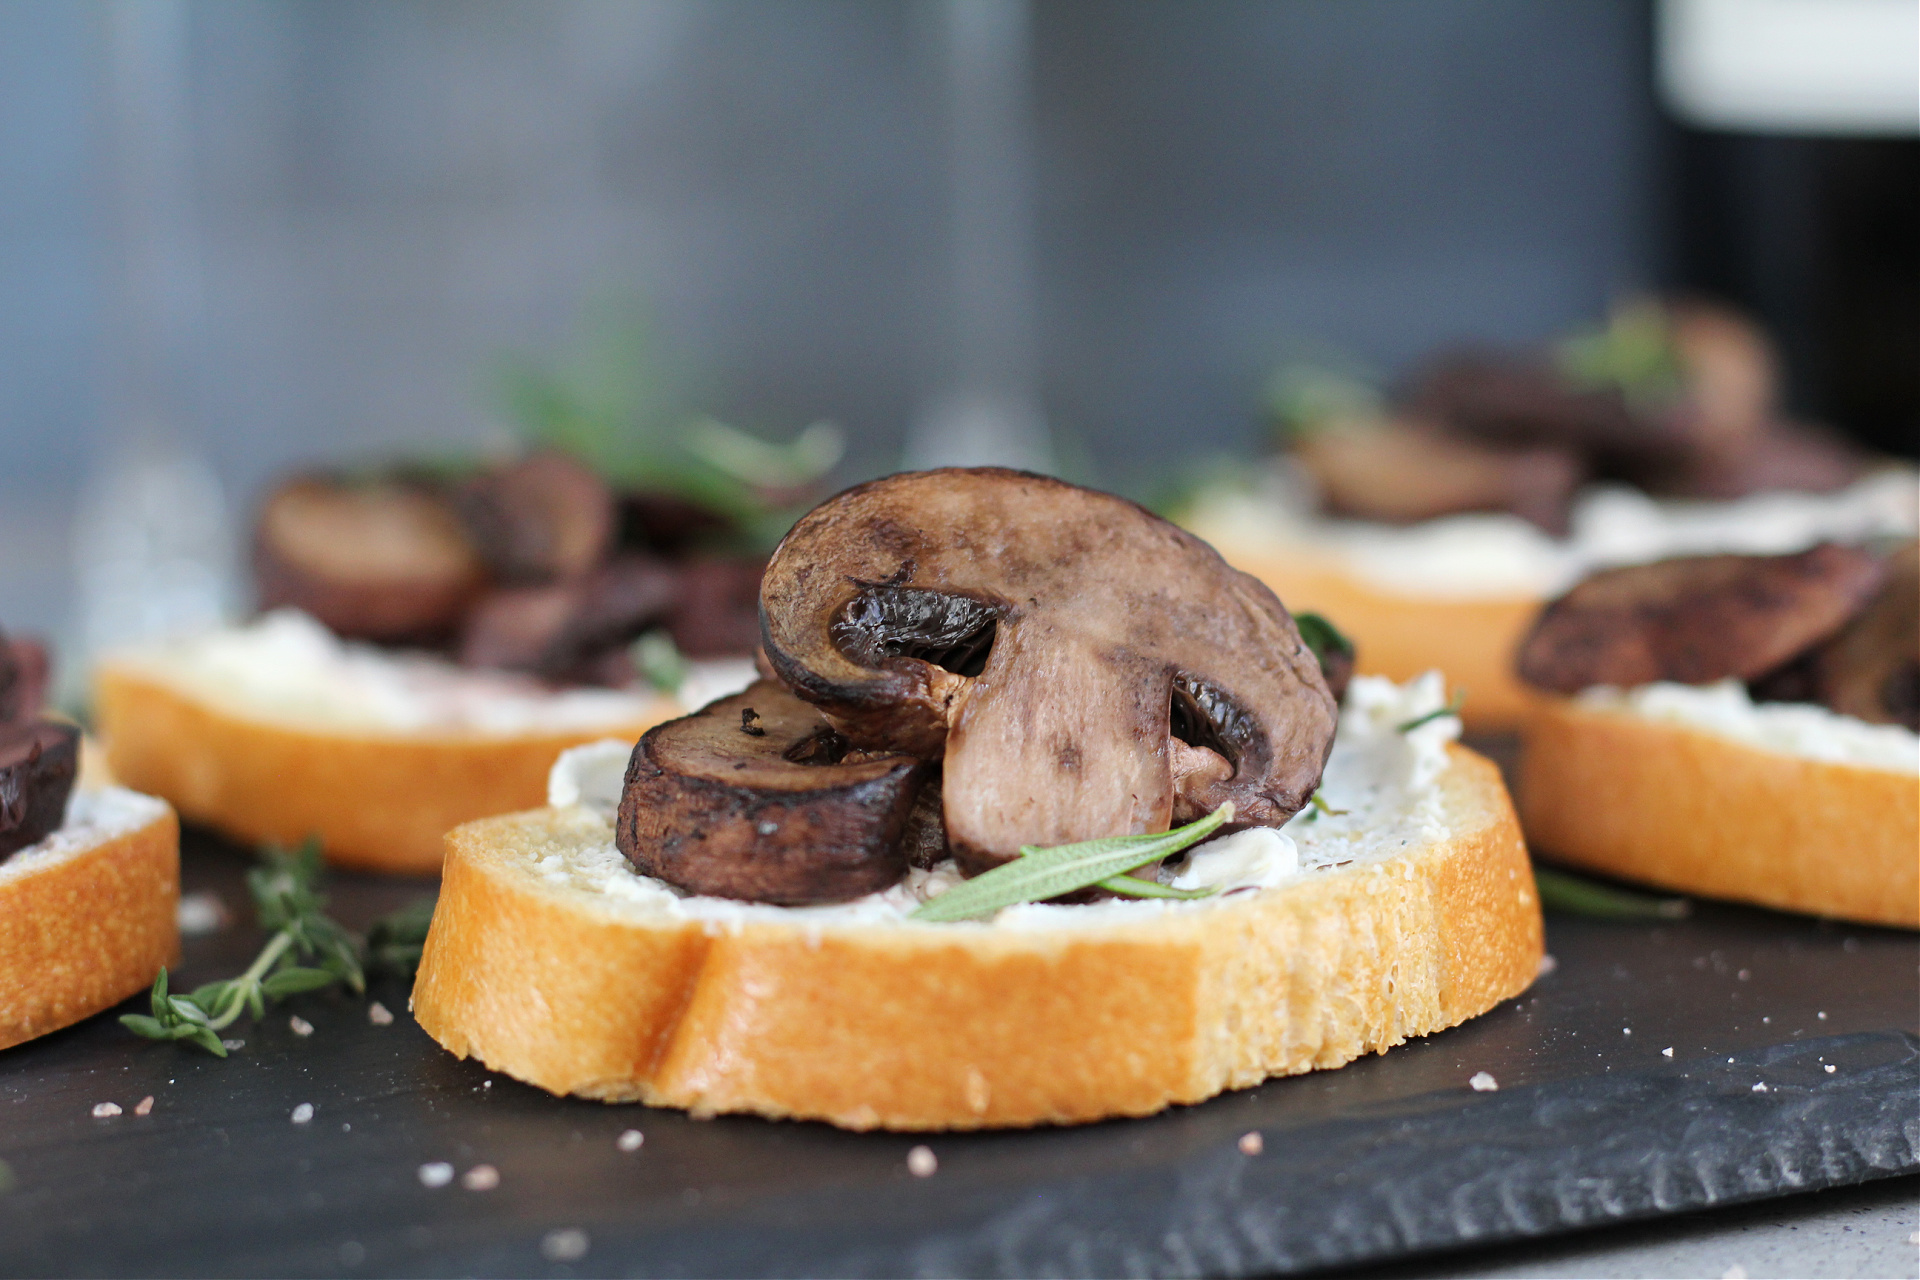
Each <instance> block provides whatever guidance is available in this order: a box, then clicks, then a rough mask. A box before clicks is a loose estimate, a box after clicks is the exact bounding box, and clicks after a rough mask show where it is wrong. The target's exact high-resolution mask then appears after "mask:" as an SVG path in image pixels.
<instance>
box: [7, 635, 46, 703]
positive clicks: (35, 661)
mask: <svg viewBox="0 0 1920 1280" xmlns="http://www.w3.org/2000/svg"><path fill="white" fill-rule="evenodd" d="M46 695H47V651H46V649H45V648H44V647H43V646H42V645H41V644H40V642H39V641H37V640H26V639H22V638H20V637H18V636H15V637H11V638H9V637H8V636H6V635H5V634H0V724H6V723H8V722H10V721H14V720H30V719H32V718H33V717H34V716H37V715H39V714H40V707H41V704H42V702H43V701H44V700H45V698H46Z"/></svg>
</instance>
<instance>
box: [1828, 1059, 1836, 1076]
mask: <svg viewBox="0 0 1920 1280" xmlns="http://www.w3.org/2000/svg"><path fill="white" fill-rule="evenodd" d="M1833 1071H1834V1067H1833V1064H1832V1063H1831V1062H1829V1063H1828V1064H1827V1074H1828V1075H1832V1074H1833Z"/></svg>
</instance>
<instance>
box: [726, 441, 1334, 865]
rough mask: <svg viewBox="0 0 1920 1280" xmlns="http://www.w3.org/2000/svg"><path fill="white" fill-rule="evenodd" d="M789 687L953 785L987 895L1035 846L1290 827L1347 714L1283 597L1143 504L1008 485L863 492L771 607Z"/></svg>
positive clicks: (912, 483) (802, 538) (785, 566)
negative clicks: (1227, 810)
mask: <svg viewBox="0 0 1920 1280" xmlns="http://www.w3.org/2000/svg"><path fill="white" fill-rule="evenodd" d="M761 618H762V637H763V646H764V649H765V653H766V657H767V661H768V662H769V664H770V665H771V666H772V668H773V670H774V672H775V673H776V674H777V675H778V676H779V677H780V678H781V679H782V680H783V681H785V682H786V683H787V684H788V685H790V686H791V687H792V688H793V690H794V691H795V692H796V693H797V694H798V695H799V696H800V697H802V698H805V699H806V700H807V701H809V702H812V703H814V704H815V705H817V706H819V707H820V708H821V709H822V710H823V711H825V712H826V713H827V715H828V716H829V717H830V718H831V719H832V720H833V721H834V723H835V724H836V725H837V726H839V727H840V728H841V729H842V730H843V731H844V732H845V733H846V734H847V735H848V737H849V738H850V739H851V740H852V741H854V742H855V743H857V744H859V745H862V746H867V747H872V748H875V749H884V750H897V751H905V752H908V753H910V754H914V755H918V756H921V757H923V758H926V759H930V760H931V759H941V760H943V761H944V800H943V809H944V813H945V818H946V831H947V839H948V841H949V843H950V844H951V846H952V848H953V851H954V855H955V857H956V858H957V859H958V860H959V861H960V863H961V865H962V866H963V867H965V868H966V869H968V870H970V871H977V870H981V869H983V868H985V867H988V866H992V865H994V864H997V863H999V862H1003V861H1005V860H1007V859H1009V858H1012V857H1015V856H1017V855H1018V852H1019V849H1020V847H1021V846H1022V845H1025V844H1039V845H1054V844H1065V843H1069V842H1071V841H1077V840H1086V839H1092V838H1095V837H1099V836H1109V835H1122V834H1127V833H1132V832H1141V831H1164V830H1166V829H1167V827H1168V826H1169V825H1170V823H1172V822H1174V821H1177V820H1182V819H1185V818H1188V817H1192V816H1195V815H1197V814H1199V813H1203V812H1207V811H1210V810H1212V809H1213V808H1215V807H1217V806H1218V805H1219V804H1221V803H1222V802H1224V801H1228V800H1231V801H1233V802H1234V804H1235V806H1236V814H1237V820H1238V821H1240V822H1242V823H1251V824H1256V825H1277V824H1278V823H1281V822H1284V821H1285V820H1286V819H1287V818H1288V817H1290V816H1291V815H1292V814H1294V813H1295V812H1297V811H1298V810H1299V809H1300V807H1301V806H1302V805H1304V804H1305V803H1306V801H1307V797H1308V796H1309V795H1310V794H1312V791H1313V789H1314V787H1315V786H1316V785H1317V784H1318V782H1319V778H1320V771H1321V769H1322V767H1323V766H1324V764H1325V762H1326V757H1327V752H1328V750H1329V749H1330V748H1331V746H1332V742H1333V727H1334V714H1335V709H1334V701H1333V698H1332V696H1331V694H1330V693H1329V692H1328V690H1327V685H1326V682H1325V680H1324V679H1323V678H1322V676H1321V672H1320V667H1319V663H1318V662H1317V661H1316V659H1315V658H1314V655H1313V653H1312V652H1311V651H1310V650H1309V649H1308V648H1307V646H1306V645H1305V644H1304V643H1303V642H1302V641H1301V638H1300V634H1299V632H1298V631H1297V630H1296V629H1295V627H1294V624H1293V621H1292V619H1291V618H1289V617H1288V615H1287V612H1286V610H1285V609H1284V608H1282V607H1281V604H1280V602H1279V601H1278V600H1277V599H1275V598H1274V596H1273V593H1272V592H1271V591H1269V590H1268V589H1267V588H1266V587H1264V586H1262V585H1261V584H1260V583H1259V582H1258V581H1256V580H1255V579H1253V578H1251V577H1248V576H1247V575H1246V574H1243V573H1240V572H1238V571H1236V570H1234V569H1232V568H1229V567H1228V566H1227V564H1226V563H1225V562H1224V561H1222V560H1221V559H1220V557H1219V556H1218V555H1217V554H1216V553H1215V552H1214V551H1213V549H1212V548H1211V547H1209V546H1207V545H1206V544H1205V543H1204V542H1201V541H1200V540H1199V539H1198V538H1195V537H1193V536H1192V535H1191V534H1188V533H1186V532H1184V531H1182V530H1180V529H1178V528H1176V527H1174V526H1173V525H1171V524H1169V523H1167V522H1166V521H1164V520H1162V519H1160V518H1159V517H1157V516H1155V515H1153V514H1152V513H1150V512H1148V511H1145V510H1143V509H1142V508H1140V507H1138V506H1135V505H1134V504H1133V503H1130V502H1127V501H1124V500H1123V499H1120V498H1115V497H1112V496H1110V495H1108V494H1102V493H1095V492H1093V491H1091V490H1087V489H1081V488H1078V487H1076V486H1073V485H1069V484H1064V483H1061V482H1060V481H1057V480H1050V479H1047V478H1045V477H1042V476H1035V475H1028V474H1025V473H1022V472H1015V471H1004V470H999V469H995V468H981V469H973V470H965V469H950V470H941V471H927V472H914V473H908V474H904V475H897V476H892V477H889V478H887V479H884V480H877V481H874V482H873V483H871V484H866V485H861V486H859V487H857V488H854V489H850V490H848V491H847V492H845V493H843V494H841V495H840V496H839V497H837V498H834V499H832V500H831V501H829V502H827V503H825V504H823V505H822V506H820V507H818V508H816V509H815V510H814V511H813V512H811V513H810V514H808V515H807V516H805V517H804V518H802V519H801V521H800V522H799V523H798V524H797V525H795V526H794V528H793V530H792V532H790V533H789V534H788V535H787V537H786V539H785V540H784V541H783V542H782V543H781V545H780V548H779V549H778V550H777V551H776V552H775V553H774V556H773V560H772V563H771V564H770V565H769V566H768V569H767V574H766V577H765V578H764V579H763V581H762V584H761Z"/></svg>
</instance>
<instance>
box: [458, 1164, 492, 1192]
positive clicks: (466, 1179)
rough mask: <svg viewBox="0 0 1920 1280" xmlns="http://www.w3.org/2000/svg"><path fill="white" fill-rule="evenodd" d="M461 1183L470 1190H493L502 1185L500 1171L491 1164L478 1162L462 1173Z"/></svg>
mask: <svg viewBox="0 0 1920 1280" xmlns="http://www.w3.org/2000/svg"><path fill="white" fill-rule="evenodd" d="M460 1185H461V1186H463V1187H465V1188H466V1189H467V1190H469V1191H491V1190H493V1189H494V1188H495V1187H497V1186H499V1185H500V1171H499V1170H498V1169H496V1168H494V1167H493V1166H492V1165H490V1164H477V1165H475V1166H473V1168H471V1169H469V1170H467V1171H466V1172H465V1173H463V1174H461V1175H460Z"/></svg>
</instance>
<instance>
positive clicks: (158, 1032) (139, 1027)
mask: <svg viewBox="0 0 1920 1280" xmlns="http://www.w3.org/2000/svg"><path fill="white" fill-rule="evenodd" d="M120 1025H121V1026H123V1027H125V1028H126V1029H127V1030H129V1031H131V1032H133V1034H135V1035H137V1036H145V1037H146V1038H147V1039H149V1040H172V1039H174V1038H175V1037H174V1034H173V1028H171V1027H169V1026H167V1025H166V1024H165V1023H163V1022H161V1021H160V1019H158V1018H149V1017H148V1016H147V1015H146V1014H144V1013H123V1014H121V1015H120Z"/></svg>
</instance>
